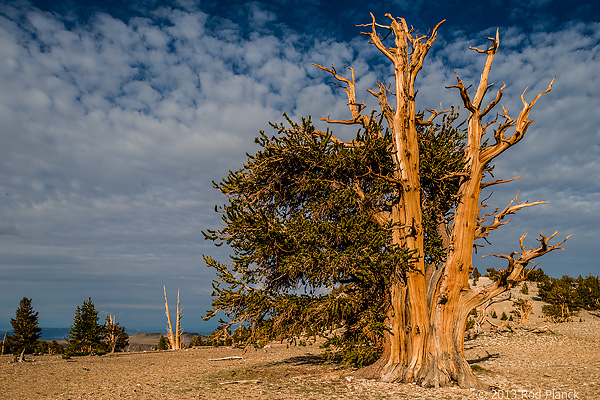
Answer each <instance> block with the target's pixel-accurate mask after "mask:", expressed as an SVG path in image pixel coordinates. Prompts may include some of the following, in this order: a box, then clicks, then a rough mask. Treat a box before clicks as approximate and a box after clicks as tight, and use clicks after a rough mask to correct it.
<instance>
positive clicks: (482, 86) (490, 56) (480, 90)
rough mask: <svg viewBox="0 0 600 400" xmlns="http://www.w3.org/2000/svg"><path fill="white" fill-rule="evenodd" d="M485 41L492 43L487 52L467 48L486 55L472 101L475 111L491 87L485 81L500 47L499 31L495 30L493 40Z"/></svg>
mask: <svg viewBox="0 0 600 400" xmlns="http://www.w3.org/2000/svg"><path fill="white" fill-rule="evenodd" d="M486 39H488V40H490V41H491V42H492V44H491V45H490V47H489V48H488V49H487V50H479V49H475V48H473V47H469V48H470V49H472V50H475V51H477V52H478V53H486V54H487V59H486V61H485V66H484V67H483V72H482V73H481V78H480V80H479V86H478V87H477V92H476V93H475V98H474V99H473V105H474V106H475V107H476V108H477V109H479V108H480V107H481V102H482V101H483V98H484V96H485V93H486V92H487V90H488V89H489V88H490V87H491V85H488V84H487V81H488V77H489V75H490V70H491V69H492V62H493V61H494V56H495V55H496V52H497V51H498V46H499V45H500V34H499V30H498V29H496V37H495V38H491V37H488V38H486ZM498 100H499V99H498ZM486 109H487V108H486ZM488 111H489V110H488ZM483 115H484V114H481V116H483Z"/></svg>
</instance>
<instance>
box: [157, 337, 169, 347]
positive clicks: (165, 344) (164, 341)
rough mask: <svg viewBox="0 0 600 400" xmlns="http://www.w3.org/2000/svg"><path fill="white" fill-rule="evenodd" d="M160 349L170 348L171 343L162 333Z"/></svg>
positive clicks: (159, 341) (159, 340)
mask: <svg viewBox="0 0 600 400" xmlns="http://www.w3.org/2000/svg"><path fill="white" fill-rule="evenodd" d="M157 349H158V350H169V343H168V342H167V338H166V337H164V336H163V335H160V339H158V346H157Z"/></svg>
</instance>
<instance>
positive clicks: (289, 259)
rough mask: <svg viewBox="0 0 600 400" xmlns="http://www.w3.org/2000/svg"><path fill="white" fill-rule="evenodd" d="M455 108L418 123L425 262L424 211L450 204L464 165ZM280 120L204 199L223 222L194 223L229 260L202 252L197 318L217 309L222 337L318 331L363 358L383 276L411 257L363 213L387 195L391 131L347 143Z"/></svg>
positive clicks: (375, 346)
mask: <svg viewBox="0 0 600 400" xmlns="http://www.w3.org/2000/svg"><path fill="white" fill-rule="evenodd" d="M286 118H287V116H286ZM456 118H457V115H456V114H455V113H451V114H449V115H446V116H445V118H444V120H443V123H442V125H430V126H429V127H427V128H424V127H423V126H421V131H420V135H421V138H420V145H421V149H420V150H421V162H420V165H421V186H422V190H423V194H422V198H423V205H424V218H423V223H424V228H425V232H426V243H425V257H426V259H427V260H426V261H427V262H436V261H439V260H441V259H442V257H443V256H444V252H443V248H442V247H441V246H442V244H441V243H442V242H441V238H440V236H439V234H438V232H437V231H436V228H435V227H436V222H437V219H438V218H440V215H441V216H444V215H447V214H448V213H451V211H452V210H453V207H454V206H455V199H456V196H455V195H456V192H457V190H458V182H459V179H460V177H459V174H458V173H459V172H461V171H462V168H463V167H464V160H463V159H462V150H463V140H464V134H463V133H462V131H461V130H460V129H457V128H453V127H452V123H453V122H454V121H455V120H456ZM287 122H288V125H284V124H281V125H275V124H272V127H273V128H274V129H275V130H276V131H277V133H276V134H275V135H273V136H268V135H267V134H265V133H264V132H261V133H260V136H259V137H258V138H256V140H255V142H256V143H257V144H258V145H259V146H260V150H259V151H258V152H257V153H256V154H255V155H248V161H247V162H246V163H245V164H244V166H243V168H242V169H240V170H238V171H235V172H231V171H230V173H229V175H228V176H227V177H226V178H224V179H223V180H222V181H221V182H220V183H215V184H214V186H215V188H217V189H218V190H220V191H221V192H222V193H223V194H224V195H225V196H226V197H227V199H228V204H226V205H224V206H223V207H220V208H216V211H218V212H220V213H222V225H223V226H224V228H222V229H220V230H216V231H210V230H209V231H207V232H205V233H204V235H205V237H206V239H209V240H212V241H214V242H215V244H216V245H217V246H220V245H222V244H227V245H228V246H229V247H230V248H231V249H232V250H233V255H232V256H231V263H222V262H220V261H217V260H215V259H213V258H212V257H210V256H204V259H205V261H206V263H207V265H208V266H209V267H212V268H215V269H216V271H217V275H218V279H217V280H215V281H214V284H213V296H214V297H213V303H212V309H211V310H210V311H209V312H208V314H207V316H206V319H209V318H211V317H213V316H215V315H216V314H217V313H218V312H221V313H222V314H223V315H224V316H225V319H222V320H221V321H220V322H221V323H222V324H223V326H222V328H221V329H220V332H221V334H222V340H225V339H227V337H228V335H229V334H228V332H229V327H230V326H242V327H244V328H245V329H246V328H247V329H248V331H247V332H246V333H245V335H244V340H243V341H244V342H245V343H246V344H255V345H259V346H260V345H262V344H265V343H266V342H268V341H270V340H274V339H277V340H283V339H289V340H292V341H294V340H295V339H296V338H299V337H306V336H316V335H322V336H325V337H327V342H326V344H325V346H326V348H327V349H328V351H330V352H331V353H332V354H333V353H337V352H340V353H341V355H342V359H343V361H344V362H346V363H348V364H355V365H362V364H368V363H370V362H372V361H374V360H375V359H376V358H377V357H378V355H379V354H380V351H381V349H382V345H383V337H384V331H385V329H386V327H385V326H384V321H385V318H386V313H387V310H388V307H389V302H390V299H389V287H390V283H391V282H392V281H393V280H394V279H398V278H399V276H396V275H395V274H396V271H402V270H404V271H405V270H406V268H407V265H408V261H409V260H410V259H411V257H412V254H411V253H410V252H408V251H407V250H406V249H402V248H398V247H397V246H393V245H391V240H390V239H391V238H390V230H389V228H390V227H389V226H388V227H381V226H380V225H379V224H377V223H376V222H375V221H374V216H375V214H376V213H377V212H380V211H389V210H390V209H391V203H392V202H393V201H394V196H396V195H397V194H396V193H397V192H396V191H395V185H394V183H393V180H392V179H391V178H390V177H391V175H392V173H393V165H394V164H393V162H392V157H393V153H392V151H391V148H392V146H391V138H390V136H389V135H387V134H383V135H379V132H381V130H382V127H381V125H377V124H373V125H370V126H365V127H364V128H363V129H361V130H359V132H358V133H357V135H356V137H355V139H354V142H355V143H360V144H359V145H356V146H353V147H348V146H345V145H344V144H342V143H339V142H336V141H334V140H332V137H331V134H330V133H329V131H327V132H324V133H319V132H316V131H315V128H314V126H313V125H312V123H311V120H310V118H309V119H304V120H303V121H302V124H296V123H294V122H292V121H291V120H289V119H288V120H287ZM449 176H450V178H449ZM454 176H455V177H454ZM356 188H360V193H361V195H359V194H358V191H357V190H356ZM398 266H403V267H402V268H398ZM400 273H402V272H400ZM339 328H342V329H339ZM236 344H239V343H237V342H236Z"/></svg>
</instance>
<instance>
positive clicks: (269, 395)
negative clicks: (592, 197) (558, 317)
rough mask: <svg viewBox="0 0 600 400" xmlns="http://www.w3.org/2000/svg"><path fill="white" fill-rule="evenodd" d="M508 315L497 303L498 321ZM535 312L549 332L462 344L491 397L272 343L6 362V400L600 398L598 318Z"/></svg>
mask: <svg viewBox="0 0 600 400" xmlns="http://www.w3.org/2000/svg"><path fill="white" fill-rule="evenodd" d="M532 295H535V293H533V294H532ZM505 306H507V305H506V304H505V305H502V304H496V305H495V307H496V311H497V313H498V314H499V313H501V311H502V310H503V307H505ZM537 306H539V305H534V318H532V320H531V321H530V323H531V324H533V325H537V326H548V327H549V328H550V329H551V330H552V333H551V332H547V333H539V334H536V333H530V332H527V331H522V330H517V329H515V331H514V332H513V333H511V332H503V333H487V334H484V335H481V336H478V337H477V338H475V339H472V340H467V341H465V354H466V357H467V360H468V361H469V363H470V364H471V366H472V368H473V369H474V370H475V372H476V375H477V376H478V377H479V378H480V380H481V381H482V382H484V383H485V384H486V385H488V386H490V387H492V388H493V389H488V390H486V391H478V390H464V389H458V388H444V389H423V388H420V387H418V386H415V385H411V384H394V383H383V382H379V381H373V380H365V379H361V378H359V377H357V376H356V374H355V372H354V371H353V370H351V369H345V368H340V367H339V366H337V365H335V364H327V363H324V362H323V360H322V359H321V358H320V357H319V355H320V354H321V352H322V349H321V348H319V346H318V344H311V343H309V345H308V346H287V345H286V344H285V343H284V344H281V343H272V344H271V345H270V346H269V347H268V348H265V349H253V348H252V349H249V350H247V351H245V352H244V351H243V350H241V349H235V348H233V349H232V348H225V347H221V348H213V347H202V348H194V349H187V350H178V351H164V352H154V351H149V352H132V353H118V354H116V355H106V356H90V357H74V358H72V359H70V360H64V359H62V358H61V357H60V356H56V355H54V356H50V355H44V356H29V357H28V358H27V359H28V360H29V361H28V362H24V363H14V362H11V361H12V356H7V355H5V356H0V399H27V400H29V399H65V400H66V399H219V400H229V399H265V400H272V399H281V400H283V399H285V400H290V399H315V400H316V399H319V400H320V399H323V400H325V399H327V400H330V399H449V400H452V399H474V400H479V399H481V400H483V399H492V400H504V399H544V400H548V399H586V400H595V399H600V316H598V315H594V314H590V313H587V312H581V313H580V314H579V316H578V317H576V318H575V322H569V323H563V324H550V323H547V322H544V321H543V320H542V318H540V315H539V314H540V313H539V311H538V308H536V307H537ZM540 307H541V306H540ZM496 322H499V321H496ZM512 324H513V326H516V325H517V324H515V323H512ZM230 357H234V358H230ZM220 358H228V359H224V360H215V359H220Z"/></svg>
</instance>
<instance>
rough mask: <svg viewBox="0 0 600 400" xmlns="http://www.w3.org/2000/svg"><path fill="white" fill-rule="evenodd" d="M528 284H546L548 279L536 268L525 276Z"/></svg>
mask: <svg viewBox="0 0 600 400" xmlns="http://www.w3.org/2000/svg"><path fill="white" fill-rule="evenodd" d="M527 280H528V281H529V282H547V281H549V280H550V277H549V276H548V275H546V273H545V272H544V271H543V270H542V269H541V268H536V269H534V270H532V271H530V272H529V273H528V274H527Z"/></svg>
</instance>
